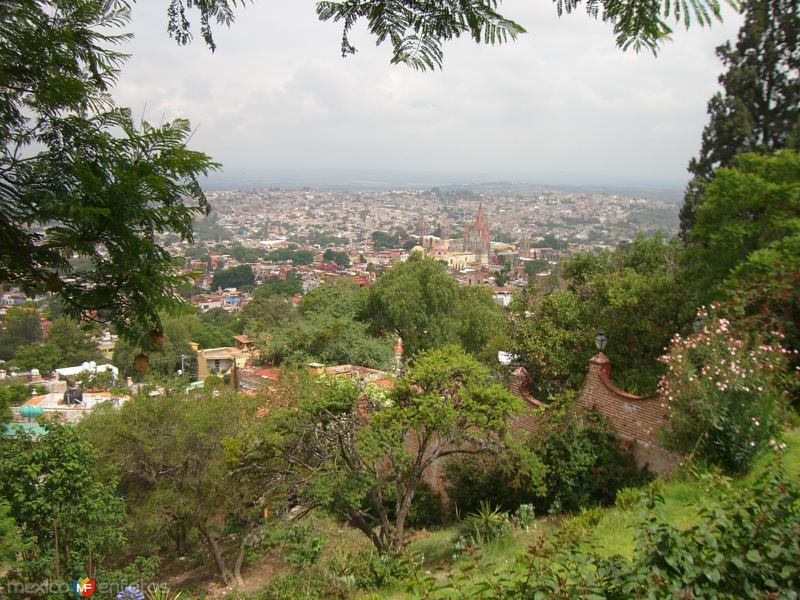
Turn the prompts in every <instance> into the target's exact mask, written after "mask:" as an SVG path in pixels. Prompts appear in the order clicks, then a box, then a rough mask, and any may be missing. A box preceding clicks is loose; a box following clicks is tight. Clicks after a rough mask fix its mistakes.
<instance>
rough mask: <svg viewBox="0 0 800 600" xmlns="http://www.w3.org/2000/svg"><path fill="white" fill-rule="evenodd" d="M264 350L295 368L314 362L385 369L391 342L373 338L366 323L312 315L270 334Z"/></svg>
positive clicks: (390, 363) (390, 355) (392, 351)
mask: <svg viewBox="0 0 800 600" xmlns="http://www.w3.org/2000/svg"><path fill="white" fill-rule="evenodd" d="M264 350H265V353H266V355H267V356H268V357H269V358H270V359H271V360H272V361H274V362H276V363H287V364H289V365H294V366H302V365H305V364H306V363H308V362H312V361H316V362H321V363H324V364H329V365H331V364H334V365H336V364H355V365H361V366H364V367H370V368H373V369H388V368H390V367H391V366H392V359H393V358H394V339H393V338H391V337H386V336H383V337H375V336H373V335H371V334H370V333H369V331H368V325H367V324H366V323H362V322H360V321H355V320H353V319H352V318H349V317H346V316H340V317H335V316H332V315H330V314H327V313H311V314H309V315H308V316H304V317H303V318H301V319H298V320H296V321H290V322H286V323H284V325H283V326H280V327H277V328H274V329H272V330H270V332H269V335H268V337H267V338H266V344H265V347H264Z"/></svg>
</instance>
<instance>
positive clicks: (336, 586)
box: [257, 570, 350, 600]
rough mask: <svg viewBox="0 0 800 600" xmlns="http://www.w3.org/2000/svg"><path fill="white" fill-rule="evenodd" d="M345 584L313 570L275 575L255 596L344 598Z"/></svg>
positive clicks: (308, 599)
mask: <svg viewBox="0 0 800 600" xmlns="http://www.w3.org/2000/svg"><path fill="white" fill-rule="evenodd" d="M349 597H350V594H349V593H348V591H347V586H346V585H345V584H344V583H342V582H341V581H338V580H336V579H334V578H331V577H326V576H325V575H323V574H322V573H319V572H317V571H315V570H310V571H303V572H296V573H292V574H290V575H284V576H283V577H277V578H275V579H272V580H271V581H270V582H269V585H268V586H267V587H266V588H264V590H263V591H262V592H261V593H260V594H259V595H258V596H257V598H258V600H295V599H296V598H304V599H305V600H346V599H347V598H349Z"/></svg>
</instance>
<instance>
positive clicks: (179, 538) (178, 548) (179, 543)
mask: <svg viewBox="0 0 800 600" xmlns="http://www.w3.org/2000/svg"><path fill="white" fill-rule="evenodd" d="M175 552H177V553H178V556H186V526H185V525H184V524H183V523H178V524H177V525H176V526H175Z"/></svg>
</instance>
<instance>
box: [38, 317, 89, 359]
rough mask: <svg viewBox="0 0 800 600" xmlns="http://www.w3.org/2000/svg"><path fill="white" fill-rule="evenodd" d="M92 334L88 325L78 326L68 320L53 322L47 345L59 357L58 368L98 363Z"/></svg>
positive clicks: (61, 319)
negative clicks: (50, 345)
mask: <svg viewBox="0 0 800 600" xmlns="http://www.w3.org/2000/svg"><path fill="white" fill-rule="evenodd" d="M93 333H94V332H93V331H92V329H91V327H90V326H89V325H88V324H80V323H77V322H75V321H73V320H72V319H69V318H64V317H62V318H60V319H56V320H55V321H53V323H52V325H50V330H49V331H48V333H47V343H48V344H53V345H54V346H55V347H56V348H58V351H59V353H60V355H61V360H60V363H61V364H59V365H58V366H65V367H74V366H76V365H80V364H83V363H84V362H89V361H99V360H100V358H101V355H100V351H99V350H98V349H97V341H96V340H95V338H94V337H93V335H92V334H93Z"/></svg>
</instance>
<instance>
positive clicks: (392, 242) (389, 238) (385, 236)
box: [371, 231, 401, 250]
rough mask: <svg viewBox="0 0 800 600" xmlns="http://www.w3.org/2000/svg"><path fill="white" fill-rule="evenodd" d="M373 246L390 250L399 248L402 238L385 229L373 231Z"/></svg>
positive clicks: (377, 248)
mask: <svg viewBox="0 0 800 600" xmlns="http://www.w3.org/2000/svg"><path fill="white" fill-rule="evenodd" d="M371 237H372V247H373V248H374V249H375V250H390V249H392V248H399V247H400V244H401V241H400V238H399V237H397V236H396V235H392V234H391V233H386V232H385V231H373V232H372V236H371Z"/></svg>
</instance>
